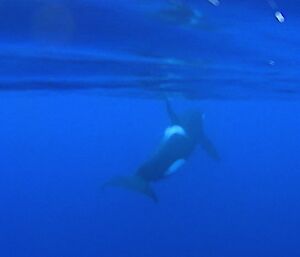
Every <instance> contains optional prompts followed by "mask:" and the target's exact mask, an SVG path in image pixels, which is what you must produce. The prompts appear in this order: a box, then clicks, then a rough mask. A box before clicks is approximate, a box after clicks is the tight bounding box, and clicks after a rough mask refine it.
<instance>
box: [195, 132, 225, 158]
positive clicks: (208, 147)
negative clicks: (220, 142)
mask: <svg viewBox="0 0 300 257" xmlns="http://www.w3.org/2000/svg"><path fill="white" fill-rule="evenodd" d="M199 143H200V145H201V147H202V148H203V149H204V151H205V152H206V153H207V154H208V155H209V156H210V157H211V158H213V159H214V160H216V161H220V160H221V158H220V155H219V153H218V151H217V149H216V147H215V146H214V145H213V143H212V142H211V141H210V140H209V139H208V138H207V137H206V136H203V137H202V138H201V139H200V142H199Z"/></svg>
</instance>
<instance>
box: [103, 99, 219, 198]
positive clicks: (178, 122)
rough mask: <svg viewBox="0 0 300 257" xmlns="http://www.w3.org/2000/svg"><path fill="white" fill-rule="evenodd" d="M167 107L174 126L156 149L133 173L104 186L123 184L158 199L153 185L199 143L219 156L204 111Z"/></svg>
mask: <svg viewBox="0 0 300 257" xmlns="http://www.w3.org/2000/svg"><path fill="white" fill-rule="evenodd" d="M166 107H167V112H168V115H169V117H170V120H171V125H170V126H169V127H168V128H167V129H166V130H165V133H164V137H163V140H162V142H161V144H160V146H159V148H158V149H157V151H156V152H155V153H154V154H153V155H152V157H151V158H150V159H149V160H147V161H146V162H144V164H142V165H141V166H140V167H139V168H138V169H137V171H136V172H135V173H134V174H133V175H131V176H120V177H115V178H112V179H111V180H110V181H108V182H107V183H105V184H104V187H106V186H117V187H123V188H126V189H130V190H133V191H136V192H140V193H142V194H144V195H146V196H148V197H150V198H151V199H153V200H154V201H155V202H157V201H158V198H157V196H156V194H155V192H154V191H153V189H152V188H151V185H150V184H151V183H152V182H155V181H158V180H161V179H164V178H166V177H168V176H170V175H172V174H174V173H175V172H177V171H178V169H179V168H180V167H181V166H182V165H183V164H184V163H185V162H186V161H187V159H188V157H189V156H190V155H191V154H192V152H193V151H194V149H195V148H196V147H197V145H201V146H202V147H203V148H204V150H206V152H207V153H208V154H209V155H210V156H211V157H212V158H214V159H216V160H218V159H219V155H218V153H217V151H216V150H215V147H214V146H213V145H212V143H211V141H210V140H209V139H208V138H207V137H206V135H205V133H204V130H203V114H202V113H201V112H199V111H197V110H192V111H188V112H186V113H184V114H183V115H181V116H178V115H177V114H176V113H175V112H174V111H173V110H172V108H171V106H170V103H169V101H168V100H166Z"/></svg>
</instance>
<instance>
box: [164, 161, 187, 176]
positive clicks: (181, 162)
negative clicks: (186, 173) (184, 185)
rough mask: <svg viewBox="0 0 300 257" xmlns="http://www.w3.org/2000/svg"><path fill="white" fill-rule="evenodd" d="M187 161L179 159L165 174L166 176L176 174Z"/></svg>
mask: <svg viewBox="0 0 300 257" xmlns="http://www.w3.org/2000/svg"><path fill="white" fill-rule="evenodd" d="M185 162H186V161H185V159H178V160H176V161H175V162H173V163H172V164H171V165H170V167H169V168H168V169H167V171H166V172H165V176H169V175H171V174H173V173H175V172H177V171H178V169H179V168H180V167H181V166H182V165H183V164H184V163H185Z"/></svg>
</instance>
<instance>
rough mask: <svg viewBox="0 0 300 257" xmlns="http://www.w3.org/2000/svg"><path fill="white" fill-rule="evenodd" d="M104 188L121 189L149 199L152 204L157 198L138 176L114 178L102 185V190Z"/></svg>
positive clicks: (147, 183) (146, 182)
mask: <svg viewBox="0 0 300 257" xmlns="http://www.w3.org/2000/svg"><path fill="white" fill-rule="evenodd" d="M106 187H121V188H125V189H128V190H132V191H134V192H138V193H141V194H143V195H145V196H147V197H149V198H151V199H152V200H153V201H154V202H158V198H157V196H156V194H155V192H154V191H153V189H152V188H151V186H150V184H149V182H148V181H146V180H145V179H143V178H141V177H139V176H135V175H133V176H120V177H114V178H112V179H110V180H109V181H107V182H106V183H105V184H104V185H103V188H106Z"/></svg>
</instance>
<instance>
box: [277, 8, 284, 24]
mask: <svg viewBox="0 0 300 257" xmlns="http://www.w3.org/2000/svg"><path fill="white" fill-rule="evenodd" d="M275 17H276V18H277V20H278V21H279V22H280V23H283V22H284V21H285V18H284V16H283V15H282V13H281V12H279V11H277V12H275Z"/></svg>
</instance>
